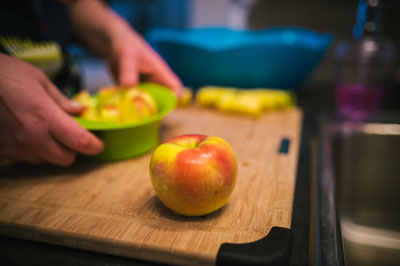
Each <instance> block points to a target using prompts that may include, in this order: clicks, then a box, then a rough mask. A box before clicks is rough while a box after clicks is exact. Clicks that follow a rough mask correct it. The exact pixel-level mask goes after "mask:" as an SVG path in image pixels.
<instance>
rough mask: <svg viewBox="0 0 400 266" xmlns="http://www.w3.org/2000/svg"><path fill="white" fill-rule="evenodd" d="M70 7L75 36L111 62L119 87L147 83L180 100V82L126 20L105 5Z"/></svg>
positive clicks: (87, 2)
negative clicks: (156, 84) (171, 92)
mask: <svg viewBox="0 0 400 266" xmlns="http://www.w3.org/2000/svg"><path fill="white" fill-rule="evenodd" d="M69 6H70V11H71V12H70V14H71V22H72V29H73V32H74V34H75V36H76V37H77V38H78V39H80V40H81V41H82V42H83V43H85V44H86V46H87V47H88V48H90V49H91V51H92V52H95V53H97V54H98V55H100V56H102V57H104V58H105V59H106V60H107V63H108V66H109V69H110V71H111V73H112V74H113V76H114V78H115V79H116V81H117V82H118V83H119V85H121V86H125V87H130V86H134V85H136V84H137V83H138V82H139V81H141V80H142V79H143V80H145V81H149V82H155V83H160V84H163V85H165V86H167V87H169V88H170V89H171V90H173V91H174V93H175V94H176V95H177V96H180V94H181V92H182V91H183V85H182V83H181V81H180V80H179V78H178V77H177V76H176V75H175V74H174V73H173V72H172V70H171V69H170V68H169V67H168V65H167V64H166V63H165V61H164V60H163V59H162V58H161V57H160V56H159V55H158V54H157V53H156V52H155V51H154V50H153V49H152V48H151V47H150V46H149V45H148V44H147V43H146V41H145V40H144V39H143V38H142V37H141V36H140V35H139V34H138V33H136V32H135V31H134V30H133V29H132V28H131V27H130V25H129V24H128V23H127V22H126V21H125V20H124V19H123V18H121V17H120V16H119V15H117V14H115V13H114V12H112V11H111V10H110V9H109V8H108V7H107V6H106V5H105V4H104V3H102V2H101V1H96V0H80V1H71V3H70V4H69Z"/></svg>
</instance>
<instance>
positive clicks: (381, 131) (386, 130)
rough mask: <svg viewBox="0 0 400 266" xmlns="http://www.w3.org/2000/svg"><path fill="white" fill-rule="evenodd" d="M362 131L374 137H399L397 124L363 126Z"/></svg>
mask: <svg viewBox="0 0 400 266" xmlns="http://www.w3.org/2000/svg"><path fill="white" fill-rule="evenodd" d="M362 131H363V132H364V133H368V134H376V135H400V125H399V124H378V123H377V124H373V123H370V124H365V125H363V126H362Z"/></svg>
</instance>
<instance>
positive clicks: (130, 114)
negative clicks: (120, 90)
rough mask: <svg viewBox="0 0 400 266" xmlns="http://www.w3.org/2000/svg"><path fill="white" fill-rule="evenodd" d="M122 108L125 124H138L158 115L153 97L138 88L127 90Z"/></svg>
mask: <svg viewBox="0 0 400 266" xmlns="http://www.w3.org/2000/svg"><path fill="white" fill-rule="evenodd" d="M121 106H122V107H121V111H122V115H123V120H124V121H125V122H136V121H140V120H142V119H145V118H148V117H150V116H152V115H155V114H157V103H156V101H155V100H154V98H153V96H151V95H150V94H149V93H148V92H146V91H144V90H142V89H139V88H136V87H134V88H130V89H127V90H126V92H125V94H124V97H123V100H122V104H121Z"/></svg>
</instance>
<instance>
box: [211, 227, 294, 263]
mask: <svg viewBox="0 0 400 266" xmlns="http://www.w3.org/2000/svg"><path fill="white" fill-rule="evenodd" d="M293 237H294V236H293V232H292V231H291V230H290V229H287V228H282V227H273V228H272V229H271V231H270V233H269V234H268V235H267V236H265V237H264V238H262V239H260V240H257V241H255V242H251V243H244V244H230V243H224V244H222V245H221V247H220V249H219V251H218V255H217V265H230V266H236V265H246V266H247V265H248V266H251V265H263V266H268V265H274V266H281V265H289V262H290V255H291V252H292V247H293Z"/></svg>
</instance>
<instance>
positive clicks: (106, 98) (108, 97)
mask: <svg viewBox="0 0 400 266" xmlns="http://www.w3.org/2000/svg"><path fill="white" fill-rule="evenodd" d="M123 92H124V91H123V89H121V88H118V87H113V86H108V87H103V88H101V89H100V90H99V91H98V93H97V102H98V105H99V107H103V106H105V105H119V103H120V102H121V98H122V95H123ZM118 107H119V106H118Z"/></svg>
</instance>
